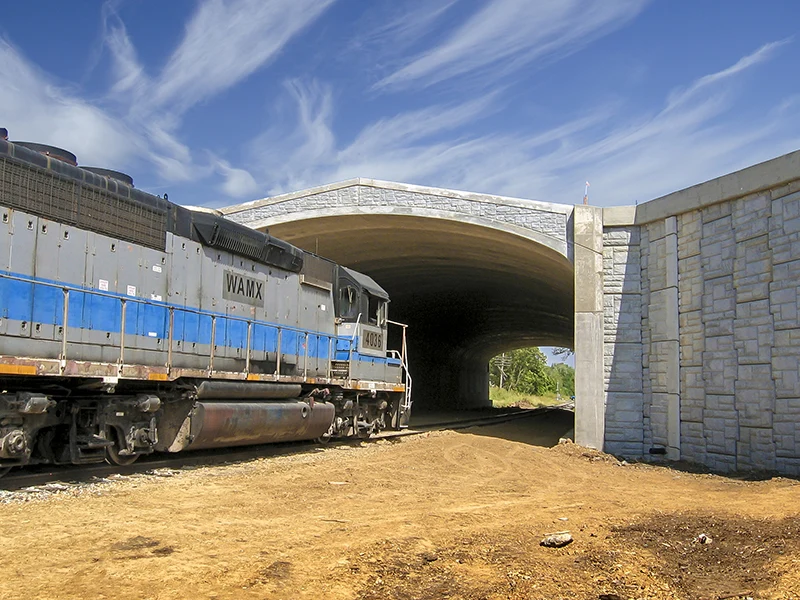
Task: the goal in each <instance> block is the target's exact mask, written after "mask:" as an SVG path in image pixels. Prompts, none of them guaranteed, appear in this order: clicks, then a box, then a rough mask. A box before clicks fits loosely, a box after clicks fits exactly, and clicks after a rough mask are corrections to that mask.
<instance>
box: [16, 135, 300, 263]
mask: <svg viewBox="0 0 800 600" xmlns="http://www.w3.org/2000/svg"><path fill="white" fill-rule="evenodd" d="M36 146H37V145H36V144H31V147H36ZM39 146H41V145H39ZM41 147H42V148H47V147H46V146H41ZM53 150H57V149H53ZM62 153H63V154H64V155H65V156H66V155H69V156H74V155H71V154H70V153H69V152H66V151H62ZM57 156H59V155H58V154H53V155H51V156H47V155H45V154H42V153H40V152H37V151H36V150H33V149H29V148H26V147H25V146H22V145H21V144H20V143H16V144H15V143H13V142H8V141H5V140H0V159H3V160H4V161H8V162H10V163H12V164H17V165H20V164H22V165H24V166H25V167H28V168H30V169H33V170H34V171H37V172H39V173H40V174H49V175H50V176H52V177H55V178H59V179H62V180H69V181H71V182H73V183H75V184H76V187H75V189H74V190H73V191H69V190H65V189H60V190H59V191H60V192H62V194H63V195H64V198H57V197H55V195H54V196H53V197H52V198H49V201H48V202H47V203H43V202H40V201H37V198H36V197H35V194H37V193H38V194H41V192H39V191H38V189H39V188H36V187H35V185H32V184H30V183H29V184H28V185H29V187H27V188H24V189H22V188H20V189H19V190H15V189H13V185H15V184H16V185H18V186H20V185H24V184H23V183H20V179H17V180H14V178H13V177H11V175H9V176H8V178H7V179H8V180H9V181H8V182H6V181H5V179H6V177H5V171H4V170H3V171H0V175H2V176H3V181H1V182H0V183H2V184H3V185H2V186H0V191H2V192H4V193H3V196H2V197H1V198H0V202H3V203H4V204H6V205H8V206H9V207H10V208H16V209H20V210H25V211H29V212H31V213H33V214H37V215H38V216H42V217H45V218H50V219H53V220H57V221H59V222H64V223H68V224H71V225H75V226H79V227H82V228H85V229H88V230H91V231H95V232H97V233H101V234H104V235H109V236H111V237H116V238H118V239H124V240H126V241H130V242H134V243H138V244H141V245H144V246H148V247H151V248H155V249H158V250H161V251H165V250H166V233H167V232H170V233H173V234H175V235H180V236H183V237H187V238H189V239H192V240H194V241H197V242H200V243H201V244H203V245H205V246H209V247H213V248H219V249H222V250H226V251H228V252H231V253H234V254H237V255H239V256H245V257H247V258H250V259H252V260H255V261H258V262H262V263H264V264H268V265H271V266H275V267H278V268H281V269H284V270H288V271H293V272H300V271H301V269H302V267H303V258H304V255H305V252H304V251H303V250H301V249H299V248H297V247H295V246H293V245H291V244H289V243H288V242H284V241H283V240H279V239H277V238H274V237H272V236H270V235H269V234H266V233H263V232H260V231H256V230H254V229H250V228H249V227H246V226H244V225H239V224H238V223H234V222H233V221H229V220H227V219H225V218H224V217H221V216H216V215H213V214H209V213H205V212H198V211H192V210H190V209H187V208H184V207H182V206H180V205H177V204H175V203H173V202H170V201H169V200H167V199H166V198H161V197H160V196H155V195H153V194H149V193H147V192H144V191H141V190H139V189H136V188H135V187H133V186H132V185H128V184H126V183H124V182H122V181H119V180H116V179H114V178H113V177H108V176H104V175H100V174H98V173H95V172H92V171H88V170H86V169H83V168H81V167H78V166H75V165H72V164H69V163H68V162H64V160H60V159H58V158H57ZM23 179H24V178H23ZM6 183H8V185H6ZM34 183H35V182H34ZM31 186H32V187H31ZM84 186H86V188H87V189H88V190H93V192H92V193H88V192H87V193H86V194H84ZM97 194H100V196H99V197H98V196H97ZM59 200H62V202H61V205H58V204H59V202H58V201H59ZM90 202H91V203H93V204H91V207H90V208H86V207H84V206H83V205H84V204H86V205H88V204H89V203H90ZM104 202H107V205H104ZM103 210H104V211H106V212H107V213H114V214H112V216H113V217H114V222H113V223H110V222H109V220H108V219H106V220H102V219H101V220H98V219H97V218H96V213H97V212H98V211H103Z"/></svg>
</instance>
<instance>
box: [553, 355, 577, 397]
mask: <svg viewBox="0 0 800 600" xmlns="http://www.w3.org/2000/svg"><path fill="white" fill-rule="evenodd" d="M548 370H549V374H550V377H551V379H552V380H553V381H555V382H556V383H557V384H560V385H559V386H557V387H558V391H559V392H561V395H562V396H565V397H569V396H574V395H575V369H573V368H572V367H570V366H569V365H568V364H566V363H556V364H554V365H551V366H550V367H548Z"/></svg>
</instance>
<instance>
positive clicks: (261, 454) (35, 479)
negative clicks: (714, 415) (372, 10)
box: [0, 406, 567, 492]
mask: <svg viewBox="0 0 800 600" xmlns="http://www.w3.org/2000/svg"><path fill="white" fill-rule="evenodd" d="M564 408H567V406H556V407H547V408H535V409H525V410H513V411H508V412H502V413H498V414H492V415H479V416H476V417H474V418H468V419H458V420H450V421H438V422H431V423H426V424H424V425H420V426H415V427H413V428H409V429H403V430H401V431H384V432H382V433H379V434H377V435H374V436H371V437H370V438H366V439H354V438H349V439H345V440H341V441H332V442H329V443H328V444H320V443H319V442H316V441H306V442H288V443H279V444H265V445H261V446H247V447H245V448H242V447H239V448H229V449H222V450H220V449H217V450H199V451H195V452H186V453H181V454H155V455H150V456H143V457H141V458H140V459H139V460H138V461H137V462H135V463H134V464H132V465H128V466H118V465H110V464H106V463H98V464H91V465H77V466H76V465H66V466H65V465H59V466H53V465H41V466H38V465H34V466H31V467H26V468H25V469H20V470H18V471H17V470H12V471H11V472H10V473H9V474H8V475H6V476H5V477H3V478H2V479H0V491H2V490H6V491H11V492H13V491H19V490H26V489H28V488H30V491H43V492H47V491H59V490H61V489H62V488H63V489H68V488H69V487H70V486H71V485H78V484H85V483H94V482H98V481H103V480H105V479H108V478H109V477H112V478H113V477H119V476H130V475H136V474H156V475H157V474H159V472H171V471H173V470H178V469H184V468H187V467H201V466H213V465H221V464H226V463H228V464H229V463H237V462H246V461H249V460H253V459H258V458H270V457H274V456H286V455H291V454H300V453H303V452H308V451H310V450H315V449H319V448H324V447H326V446H332V445H347V444H359V443H362V442H366V443H371V442H377V441H380V440H386V439H394V438H400V437H406V436H413V435H421V434H425V433H430V432H432V431H442V430H448V429H467V428H469V427H484V426H489V425H498V424H501V423H506V422H509V421H514V420H517V419H525V418H530V417H534V416H539V415H543V414H545V413H547V412H550V411H552V410H563V409H564ZM39 486H43V488H42V490H34V489H33V488H37V487H39Z"/></svg>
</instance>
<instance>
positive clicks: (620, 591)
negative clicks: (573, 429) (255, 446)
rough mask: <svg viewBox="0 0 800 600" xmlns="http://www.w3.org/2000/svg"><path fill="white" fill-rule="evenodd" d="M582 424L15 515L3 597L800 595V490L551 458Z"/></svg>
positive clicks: (129, 490) (159, 482)
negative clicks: (559, 544) (550, 540)
mask: <svg viewBox="0 0 800 600" xmlns="http://www.w3.org/2000/svg"><path fill="white" fill-rule="evenodd" d="M568 419H569V415H566V416H565V415H563V414H562V413H551V414H550V415H549V416H548V417H546V418H545V419H526V420H522V421H518V422H515V423H512V424H505V425H499V426H494V427H491V428H480V429H470V430H462V431H458V432H441V433H431V434H427V435H425V436H422V437H409V438H403V439H400V440H396V441H380V442H370V443H366V444H362V445H360V446H359V445H353V446H330V447H326V448H321V449H320V450H318V451H316V452H313V453H306V454H302V455H294V456H282V457H278V458H269V459H259V460H255V461H251V462H247V463H239V464H234V465H225V466H217V467H203V468H199V469H191V470H182V471H180V472H178V473H177V474H175V475H174V476H172V477H130V478H124V479H120V480H118V481H115V482H113V483H108V484H103V485H99V486H93V487H92V488H91V489H90V490H88V491H87V492H86V493H84V494H83V495H80V496H77V497H75V496H71V495H68V494H55V495H53V496H51V497H50V498H47V499H37V500H34V501H29V502H15V503H9V504H3V505H0V535H1V536H2V543H0V597H2V598H14V599H20V598H150V599H156V598H158V599H173V598H193V599H199V598H219V599H223V598H237V599H238V598H245V599H250V598H326V599H332V600H338V599H350V598H360V599H384V598H388V599H397V600H405V599H438V598H469V599H481V598H486V599H500V598H513V599H516V598H541V599H547V600H551V599H559V598H565V599H566V598H569V599H584V598H586V599H598V600H599V599H604V600H614V599H617V598H620V599H632V598H659V599H662V598H663V599H670V600H672V599H680V598H691V599H696V598H715V599H718V598H739V597H741V598H744V597H751V598H773V599H778V598H782V599H787V598H800V482H798V481H796V480H791V479H784V478H772V479H763V480H747V479H743V478H729V477H721V476H715V475H708V474H697V473H690V472H687V471H685V470H684V471H681V470H676V469H670V468H665V467H660V466H651V465H639V464H637V465H628V464H625V463H620V462H619V461H617V460H616V459H614V458H613V457H611V456H608V455H603V454H600V453H598V452H595V451H590V450H586V449H583V448H580V447H579V446H576V445H574V444H561V445H556V446H554V447H547V446H548V445H552V444H554V443H555V441H556V440H557V438H558V436H559V435H561V434H563V432H564V431H566V430H567V429H568V428H569V426H570V425H569V422H568ZM559 531H569V532H570V533H571V534H572V536H573V538H574V541H573V542H572V543H571V544H569V545H567V546H565V547H563V548H546V547H543V546H541V545H540V541H541V540H542V538H543V536H545V535H546V534H549V533H554V532H559ZM701 534H703V535H704V536H705V541H706V543H702V542H701V541H700V540H701V539H703V536H702V535H701Z"/></svg>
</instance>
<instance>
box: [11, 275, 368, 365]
mask: <svg viewBox="0 0 800 600" xmlns="http://www.w3.org/2000/svg"><path fill="white" fill-rule="evenodd" d="M0 277H5V278H6V279H12V280H15V281H21V282H23V283H29V284H32V285H41V286H45V287H50V288H58V289H61V290H62V292H63V294H64V310H63V315H62V319H63V322H62V324H61V356H60V362H61V371H62V372H63V371H64V370H65V369H66V360H67V344H68V335H67V329H68V318H69V292H70V291H72V292H80V293H84V294H91V295H94V296H100V297H104V298H111V299H114V300H118V301H119V302H120V333H119V336H120V341H119V359H118V360H119V363H118V364H119V371H120V373H121V372H122V366H123V364H124V363H125V324H126V320H127V318H126V317H127V304H128V302H134V303H136V304H142V305H149V306H157V307H160V308H166V309H167V310H168V311H169V317H170V318H169V325H168V330H167V339H168V344H169V347H168V348H167V364H166V365H165V366H166V367H167V369H168V371H169V370H170V369H171V368H172V345H173V343H172V342H173V341H174V314H175V310H176V309H177V310H179V311H183V312H186V313H189V314H196V315H202V316H206V317H210V318H211V340H210V344H209V346H210V351H209V362H208V373H209V376H210V375H211V374H212V373H213V371H214V358H215V347H216V344H215V343H214V342H215V340H216V330H217V319H218V318H220V317H221V318H224V319H228V320H231V321H238V322H245V323H247V325H248V331H247V333H248V335H247V348H246V357H245V374H248V373H249V372H250V361H251V356H252V326H253V324H254V323H255V324H262V325H264V326H266V327H270V328H274V329H276V331H277V340H276V347H275V354H276V369H275V375H276V376H278V377H280V374H281V362H282V360H281V359H282V354H283V351H282V342H283V331H284V330H285V331H291V332H294V333H302V334H303V335H304V336H305V344H304V345H305V350H304V356H305V363H304V377H306V376H307V375H308V337H309V336H310V335H316V336H319V337H325V338H328V374H327V376H328V378H330V376H331V371H332V365H331V360H332V359H331V356H332V355H331V352H332V347H333V341H334V339H336V340H341V341H347V342H348V345H349V352H350V358H351V359H352V350H353V342H354V341H355V339H354V338H349V337H342V336H339V335H337V334H336V333H327V332H320V331H314V332H310V331H308V330H307V329H302V328H300V327H293V326H291V325H279V324H277V323H270V322H269V321H254V320H253V319H250V318H247V317H239V316H237V315H220V314H215V313H212V312H209V311H204V310H201V309H199V308H194V307H190V306H174V305H171V304H169V303H167V302H163V301H159V300H153V299H147V298H139V297H136V296H122V295H120V294H116V293H111V292H105V291H103V290H96V289H94V288H86V287H79V286H76V285H70V284H64V283H54V282H49V281H41V280H37V279H32V278H30V277H24V276H19V275H12V274H11V273H8V272H0ZM295 356H298V357H299V356H300V352H296V353H295Z"/></svg>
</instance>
